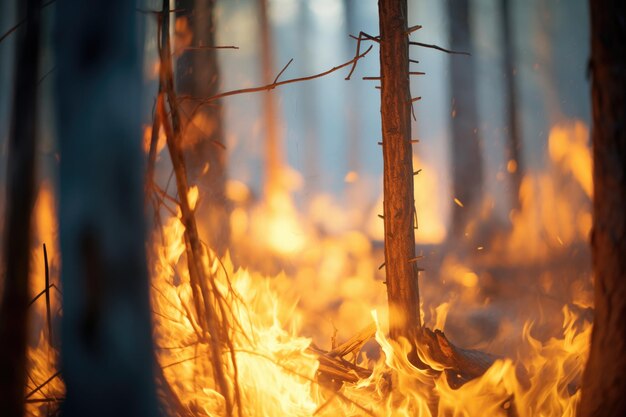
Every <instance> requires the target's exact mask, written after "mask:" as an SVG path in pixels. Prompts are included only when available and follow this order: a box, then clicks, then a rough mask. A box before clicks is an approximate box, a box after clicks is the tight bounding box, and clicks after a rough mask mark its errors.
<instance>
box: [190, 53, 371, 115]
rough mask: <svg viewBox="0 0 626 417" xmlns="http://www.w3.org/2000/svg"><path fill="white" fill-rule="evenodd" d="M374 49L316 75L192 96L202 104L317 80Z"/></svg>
mask: <svg viewBox="0 0 626 417" xmlns="http://www.w3.org/2000/svg"><path fill="white" fill-rule="evenodd" d="M371 50H372V46H370V47H369V48H367V50H366V51H365V52H363V53H362V54H360V55H357V56H356V57H354V58H352V59H351V60H349V61H347V62H344V63H343V64H341V65H338V66H336V67H333V68H331V69H329V70H326V71H324V72H320V73H317V74H314V75H309V76H306V77H299V78H291V79H289V80H284V81H278V82H275V83H271V84H266V85H262V86H259V87H250V88H241V89H239V90H231V91H225V92H223V93H219V94H216V95H214V96H212V97H207V98H192V99H193V100H195V101H199V102H201V103H202V104H206V103H210V102H212V101H216V100H219V99H221V98H224V97H230V96H235V95H239V94H249V93H258V92H260V91H268V90H273V89H275V88H276V87H280V86H283V85H287V84H293V83H299V82H302V81H310V80H315V79H316V78H322V77H325V76H326V75H328V74H332V73H333V72H335V71H338V70H340V69H342V68H345V67H347V66H348V65H352V64H354V63H355V62H358V61H359V60H360V59H361V58H363V57H364V56H365V55H367V54H368V53H369V51H371Z"/></svg>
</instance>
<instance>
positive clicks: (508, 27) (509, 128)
mask: <svg viewBox="0 0 626 417" xmlns="http://www.w3.org/2000/svg"><path fill="white" fill-rule="evenodd" d="M510 5H511V0H500V8H501V10H500V13H501V15H502V16H501V22H502V26H501V28H502V54H503V61H504V62H503V64H504V83H505V96H506V111H505V114H506V129H505V132H506V135H507V142H506V144H505V147H506V158H507V171H508V172H509V173H510V174H511V192H510V200H511V207H512V208H515V209H517V208H519V205H520V201H519V190H520V186H521V184H522V177H523V173H524V163H523V159H522V139H521V135H520V125H519V121H518V119H517V92H516V91H515V72H516V71H515V60H514V51H515V44H514V42H513V33H512V23H513V19H512V18H511V8H510Z"/></svg>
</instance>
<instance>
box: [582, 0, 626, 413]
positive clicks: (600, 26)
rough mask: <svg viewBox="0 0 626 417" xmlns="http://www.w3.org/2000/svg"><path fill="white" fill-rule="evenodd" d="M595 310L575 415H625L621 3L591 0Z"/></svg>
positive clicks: (625, 109)
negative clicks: (579, 402) (577, 408)
mask: <svg viewBox="0 0 626 417" xmlns="http://www.w3.org/2000/svg"><path fill="white" fill-rule="evenodd" d="M589 5H590V8H591V74H592V90H591V92H592V94H591V95H592V104H593V129H592V131H593V133H592V136H593V161H594V169H593V179H594V196H593V210H594V213H593V233H592V239H591V249H592V257H593V271H594V276H595V315H594V324H593V333H592V337H591V350H590V354H589V361H588V362H587V367H586V369H585V374H584V377H583V389H582V399H581V404H580V408H579V412H578V415H579V416H581V417H587V416H594V417H603V416H606V417H608V416H623V415H626V396H624V393H625V392H626V377H625V375H626V355H625V351H626V49H625V48H624V45H626V3H625V2H622V1H617V0H593V1H590V2H589Z"/></svg>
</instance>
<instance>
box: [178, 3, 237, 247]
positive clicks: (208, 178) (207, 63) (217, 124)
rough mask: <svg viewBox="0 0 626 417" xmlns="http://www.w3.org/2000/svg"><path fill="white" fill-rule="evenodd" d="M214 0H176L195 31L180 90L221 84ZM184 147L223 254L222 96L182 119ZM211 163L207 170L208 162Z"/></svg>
mask: <svg viewBox="0 0 626 417" xmlns="http://www.w3.org/2000/svg"><path fill="white" fill-rule="evenodd" d="M215 4H216V0H177V1H176V9H177V10H179V11H178V12H177V13H176V17H177V19H181V18H182V19H186V20H187V22H188V27H189V28H190V30H191V34H192V35H193V37H192V40H191V45H190V46H191V48H188V49H185V50H184V51H183V52H182V54H181V56H180V57H179V58H178V61H177V67H176V84H177V86H176V87H177V92H178V93H179V94H180V95H191V96H194V97H200V98H203V97H204V98H206V97H211V96H214V95H216V94H217V93H218V90H219V84H220V82H219V81H220V75H219V64H218V57H217V50H216V49H215V46H216V42H215V36H216V31H217V30H216V24H215ZM195 106H196V104H195V103H189V104H188V105H186V104H183V106H182V110H183V111H182V115H185V114H187V115H190V114H191V113H192V111H193V109H194V108H195ZM183 123H184V129H183V130H184V132H185V136H184V137H183V148H184V155H185V160H186V161H187V170H188V173H187V174H188V176H189V181H190V183H191V184H192V185H194V184H195V185H197V186H198V189H199V191H200V199H199V200H198V207H197V208H196V210H197V214H198V216H199V218H202V219H204V223H203V225H204V226H205V227H206V229H207V236H206V240H207V243H209V246H210V247H211V249H213V250H214V251H216V252H217V253H218V254H219V255H223V254H224V252H225V251H226V249H227V248H228V244H229V241H230V228H229V224H230V220H229V212H230V210H229V204H228V201H227V200H226V195H225V187H226V174H227V173H226V156H227V155H226V149H225V146H224V126H223V123H222V105H221V101H220V100H216V101H213V102H212V103H211V104H210V105H207V106H202V107H201V109H200V110H199V111H198V112H197V114H196V119H195V120H194V119H193V118H192V119H191V120H184V121H183ZM207 164H208V170H207V169H206V168H207Z"/></svg>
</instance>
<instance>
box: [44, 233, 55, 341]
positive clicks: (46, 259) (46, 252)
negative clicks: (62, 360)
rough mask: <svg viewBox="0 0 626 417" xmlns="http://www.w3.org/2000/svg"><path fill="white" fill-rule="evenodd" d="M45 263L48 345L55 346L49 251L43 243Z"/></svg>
mask: <svg viewBox="0 0 626 417" xmlns="http://www.w3.org/2000/svg"><path fill="white" fill-rule="evenodd" d="M43 263H44V268H45V285H46V320H47V322H48V346H50V347H51V348H52V347H53V343H52V319H51V316H50V269H49V268H48V251H47V250H46V244H45V243H44V244H43Z"/></svg>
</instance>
